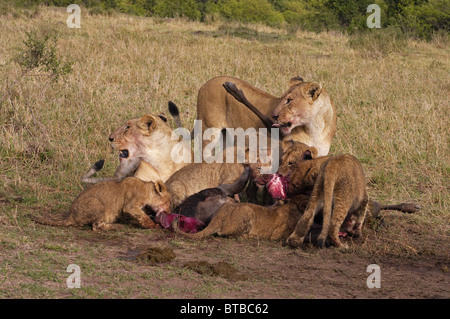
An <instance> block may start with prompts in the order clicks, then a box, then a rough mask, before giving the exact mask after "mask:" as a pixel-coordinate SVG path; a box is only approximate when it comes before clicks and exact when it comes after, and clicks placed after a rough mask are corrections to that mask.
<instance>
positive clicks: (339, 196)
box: [287, 147, 368, 247]
mask: <svg viewBox="0 0 450 319" xmlns="http://www.w3.org/2000/svg"><path fill="white" fill-rule="evenodd" d="M316 154H317V151H316V150H315V148H313V147H310V148H307V149H306V150H305V151H304V154H303V156H302V158H303V159H302V160H300V161H298V162H297V163H296V164H295V168H294V170H293V173H292V175H291V184H292V185H295V186H297V187H300V188H302V189H303V190H306V189H308V188H310V187H312V193H311V197H310V200H309V202H308V206H307V207H306V210H305V213H304V214H303V216H302V218H301V219H300V220H299V222H298V224H297V226H296V227H295V231H294V232H293V233H292V234H291V235H290V236H289V238H288V240H287V243H288V244H289V245H290V246H291V247H298V246H299V245H301V244H302V243H303V240H304V238H305V235H306V234H307V232H308V231H309V229H310V227H311V225H312V223H313V220H314V216H315V215H316V214H317V213H318V212H320V211H323V224H322V231H321V233H320V235H319V237H318V239H317V243H318V245H319V247H323V246H324V245H325V241H326V240H327V238H330V239H331V243H332V244H334V245H335V246H338V247H346V246H347V245H345V244H343V243H342V242H341V241H340V239H339V229H340V228H341V226H342V224H343V223H344V221H345V220H346V218H347V222H346V223H345V230H346V231H347V232H348V233H349V234H351V235H353V236H360V235H361V231H362V225H363V223H364V219H365V216H366V211H367V208H368V196H367V191H366V180H365V175H364V170H363V168H362V166H361V164H360V162H359V161H358V160H357V159H356V157H354V156H352V155H348V154H345V155H337V156H322V157H317V158H316Z"/></svg>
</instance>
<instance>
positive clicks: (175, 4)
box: [153, 0, 202, 20]
mask: <svg viewBox="0 0 450 319" xmlns="http://www.w3.org/2000/svg"><path fill="white" fill-rule="evenodd" d="M153 13H154V14H155V15H157V16H160V17H168V18H174V17H187V18H189V19H191V20H200V19H201V17H202V13H201V12H200V10H199V8H198V5H197V2H196V1H195V0H156V4H155V6H154V7H153Z"/></svg>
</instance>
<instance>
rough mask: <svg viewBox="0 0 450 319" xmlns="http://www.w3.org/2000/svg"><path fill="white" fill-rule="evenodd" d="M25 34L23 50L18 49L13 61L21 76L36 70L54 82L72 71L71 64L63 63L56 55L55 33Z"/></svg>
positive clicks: (33, 32)
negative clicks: (17, 65) (19, 69)
mask: <svg viewBox="0 0 450 319" xmlns="http://www.w3.org/2000/svg"><path fill="white" fill-rule="evenodd" d="M40 33H41V34H39V33H38V32H37V31H30V32H26V39H25V41H24V42H23V43H24V44H25V48H24V49H19V52H18V54H17V55H16V56H15V58H14V61H15V62H16V63H17V64H19V66H20V68H21V69H22V74H27V73H29V72H30V71H34V70H37V71H38V72H45V73H47V74H49V75H50V76H51V77H52V78H53V79H54V80H56V79H58V78H59V76H62V75H65V74H67V73H70V72H71V71H72V63H70V62H64V61H62V60H61V59H60V58H59V57H57V55H56V44H57V41H58V36H57V33H56V32H54V31H42V32H40Z"/></svg>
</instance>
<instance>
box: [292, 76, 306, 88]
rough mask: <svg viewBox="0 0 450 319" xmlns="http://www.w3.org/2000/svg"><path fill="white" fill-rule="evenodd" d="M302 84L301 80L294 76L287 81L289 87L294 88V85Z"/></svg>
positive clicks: (299, 77)
mask: <svg viewBox="0 0 450 319" xmlns="http://www.w3.org/2000/svg"><path fill="white" fill-rule="evenodd" d="M299 83H303V78H302V77H301V76H299V75H298V76H294V77H293V78H292V79H290V80H289V86H294V85H296V84H299Z"/></svg>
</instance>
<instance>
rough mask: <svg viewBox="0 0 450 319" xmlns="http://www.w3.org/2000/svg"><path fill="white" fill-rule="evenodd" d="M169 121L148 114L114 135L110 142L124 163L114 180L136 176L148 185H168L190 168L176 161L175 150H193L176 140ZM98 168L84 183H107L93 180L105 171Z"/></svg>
mask: <svg viewBox="0 0 450 319" xmlns="http://www.w3.org/2000/svg"><path fill="white" fill-rule="evenodd" d="M166 121H167V119H166V118H165V117H164V116H163V115H158V116H156V115H150V114H147V115H144V116H142V117H140V118H135V119H132V120H128V121H127V122H126V123H125V124H124V125H122V126H121V127H120V128H118V129H117V130H115V131H114V132H113V133H111V135H110V136H109V141H110V142H111V146H112V147H113V148H114V149H115V150H118V151H119V160H120V164H119V167H118V168H117V170H116V173H115V176H114V180H121V179H122V178H124V177H127V176H135V177H138V178H139V179H141V180H144V181H157V180H162V181H163V182H165V181H167V180H168V179H169V177H170V176H171V175H172V174H173V173H174V172H176V171H177V170H179V169H180V168H181V167H183V166H185V165H186V163H184V162H183V161H181V162H180V163H176V162H174V161H173V160H172V157H171V154H172V150H173V149H174V148H178V147H184V148H186V149H185V150H183V152H189V153H190V149H188V146H187V145H185V144H184V143H178V140H172V138H171V137H172V132H173V130H172V128H170V127H169V125H167V123H166ZM174 150H175V151H176V152H181V151H182V150H177V149H174ZM97 163H98V162H97ZM97 163H96V164H97ZM96 164H94V166H92V167H91V169H90V171H89V172H88V173H87V174H86V175H85V176H84V177H83V179H82V181H83V182H86V183H96V182H101V181H105V179H97V178H92V177H91V176H92V175H93V174H95V173H96V172H98V171H99V170H100V169H101V166H100V167H99V165H96ZM106 180H108V179H106ZM109 180H111V179H109Z"/></svg>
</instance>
